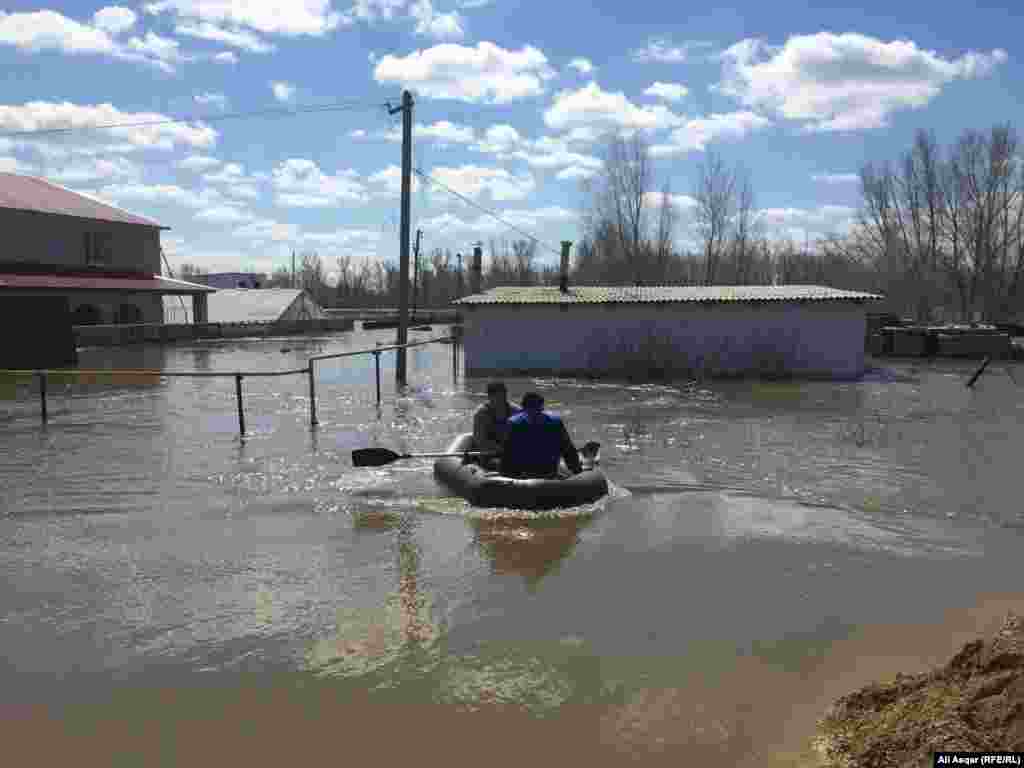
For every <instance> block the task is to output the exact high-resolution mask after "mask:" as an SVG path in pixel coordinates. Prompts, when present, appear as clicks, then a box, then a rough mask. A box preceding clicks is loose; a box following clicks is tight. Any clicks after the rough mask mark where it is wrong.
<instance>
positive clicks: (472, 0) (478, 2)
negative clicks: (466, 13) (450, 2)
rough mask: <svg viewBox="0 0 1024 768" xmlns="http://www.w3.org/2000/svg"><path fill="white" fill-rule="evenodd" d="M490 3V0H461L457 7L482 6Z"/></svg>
mask: <svg viewBox="0 0 1024 768" xmlns="http://www.w3.org/2000/svg"><path fill="white" fill-rule="evenodd" d="M490 4H491V0H461V2H460V3H459V8H483V7H484V6H486V5H490Z"/></svg>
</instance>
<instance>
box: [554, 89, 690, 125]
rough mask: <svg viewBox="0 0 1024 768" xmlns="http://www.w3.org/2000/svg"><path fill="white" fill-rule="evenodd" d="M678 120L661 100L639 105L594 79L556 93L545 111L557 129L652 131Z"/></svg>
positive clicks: (674, 123) (678, 121)
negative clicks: (648, 105)
mask: <svg viewBox="0 0 1024 768" xmlns="http://www.w3.org/2000/svg"><path fill="white" fill-rule="evenodd" d="M681 121H682V118H680V117H679V116H678V115H676V114H674V113H672V112H671V111H669V110H668V109H666V108H665V107H664V106H662V105H661V104H657V105H654V106H651V107H638V106H636V105H635V104H633V102H631V101H630V100H629V99H627V98H626V95H625V94H624V93H622V92H621V91H616V92H611V91H605V90H602V89H601V87H600V86H599V85H598V84H597V83H590V84H589V85H585V86H583V87H582V88H579V89H578V90H575V91H561V92H559V93H557V94H556V95H555V99H554V103H552V105H551V107H549V108H548V110H547V111H546V112H545V113H544V122H545V123H546V124H547V125H548V127H550V128H554V129H555V130H559V131H561V130H567V129H570V128H576V127H582V128H586V129H588V130H598V129H601V128H603V129H605V130H618V131H621V130H627V131H628V130H647V131H651V130H657V129H659V128H668V127H672V126H675V125H679V124H680V123H681Z"/></svg>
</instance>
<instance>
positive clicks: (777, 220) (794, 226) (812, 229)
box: [756, 205, 857, 241]
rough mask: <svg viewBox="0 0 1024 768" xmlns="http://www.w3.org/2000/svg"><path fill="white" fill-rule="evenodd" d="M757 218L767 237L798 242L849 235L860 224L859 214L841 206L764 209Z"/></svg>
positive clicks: (852, 209) (854, 210) (758, 212)
mask: <svg viewBox="0 0 1024 768" xmlns="http://www.w3.org/2000/svg"><path fill="white" fill-rule="evenodd" d="M756 215H757V218H758V219H759V221H760V222H761V225H762V226H763V227H764V228H765V231H766V234H767V235H768V236H769V237H773V238H792V239H793V240H796V241H802V240H804V239H816V238H818V237H823V236H825V235H830V234H842V233H845V232H848V231H849V230H850V228H851V227H853V226H854V224H855V223H856V220H857V210H856V209H855V208H849V207H847V206H842V205H823V206H821V207H819V208H811V209H808V208H762V209H760V210H759V211H757V214H756Z"/></svg>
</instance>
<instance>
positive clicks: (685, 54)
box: [629, 37, 711, 64]
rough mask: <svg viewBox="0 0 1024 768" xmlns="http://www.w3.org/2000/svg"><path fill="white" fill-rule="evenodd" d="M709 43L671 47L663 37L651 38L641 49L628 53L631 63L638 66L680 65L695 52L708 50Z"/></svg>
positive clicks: (689, 42)
mask: <svg viewBox="0 0 1024 768" xmlns="http://www.w3.org/2000/svg"><path fill="white" fill-rule="evenodd" d="M710 47H711V43H708V42H704V41H700V40H691V41H688V42H685V43H680V44H679V45H673V44H672V43H671V42H669V41H668V40H666V39H665V38H663V37H655V38H651V39H650V40H648V41H647V44H646V45H645V46H644V47H643V48H635V49H634V50H632V51H630V52H629V56H630V58H631V59H633V61H635V62H637V63H639V64H650V63H652V62H657V63H660V64H680V63H682V62H684V61H686V60H687V59H688V58H690V54H691V53H692V52H693V51H695V50H700V49H706V48H710Z"/></svg>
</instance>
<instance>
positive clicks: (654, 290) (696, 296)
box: [453, 285, 883, 304]
mask: <svg viewBox="0 0 1024 768" xmlns="http://www.w3.org/2000/svg"><path fill="white" fill-rule="evenodd" d="M882 298H883V297H882V296H880V295H878V294H875V293H862V292H860V291H844V290H840V289H839V288H829V287H828V286H824V285H685V286H683V285H650V286H646V285H645V286H640V287H633V286H591V285H578V286H573V287H570V288H569V292H568V293H567V294H566V293H561V292H560V291H559V290H558V287H557V286H528V287H519V286H508V287H500V288H491V289H490V290H489V291H486V292H484V293H477V294H474V295H472V296H465V297H464V298H461V299H459V300H457V301H455V302H453V303H454V304H611V303H628V304H635V303H657V302H665V303H667V302H709V303H717V302H743V301H756V302H759V301H873V300H877V299H882Z"/></svg>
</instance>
